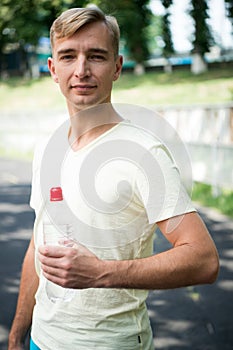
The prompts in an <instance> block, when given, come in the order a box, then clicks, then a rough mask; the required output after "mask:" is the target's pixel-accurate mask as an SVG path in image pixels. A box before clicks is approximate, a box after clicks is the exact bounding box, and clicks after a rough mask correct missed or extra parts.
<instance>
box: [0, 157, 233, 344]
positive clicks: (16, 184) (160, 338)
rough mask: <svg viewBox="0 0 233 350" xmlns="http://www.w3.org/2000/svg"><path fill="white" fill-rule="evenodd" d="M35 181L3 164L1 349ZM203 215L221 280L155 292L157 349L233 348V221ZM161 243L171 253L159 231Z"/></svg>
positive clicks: (151, 304) (16, 165) (19, 166)
mask: <svg viewBox="0 0 233 350" xmlns="http://www.w3.org/2000/svg"><path fill="white" fill-rule="evenodd" d="M30 178H31V164H30V163H27V162H21V161H14V162H12V161H7V160H4V159H0V273H1V283H0V350H6V347H7V345H6V344H7V336H8V332H9V328H10V324H11V322H12V318H13V315H14V310H15V306H16V300H17V294H18V287H19V279H20V271H21V265H22V260H23V256H24V253H25V250H26V248H27V245H28V241H29V238H30V236H31V232H32V225H33V219H34V214H33V212H32V211H31V209H30V208H29V206H28V204H27V203H28V200H29V196H30ZM200 212H201V215H202V217H203V219H204V220H205V222H206V224H207V226H208V228H209V230H210V232H211V235H212V237H213V239H214V240H215V242H216V245H217V248H218V251H219V255H220V259H221V269H220V275H219V278H218V281H217V282H216V283H215V284H214V285H211V286H197V287H190V288H181V289H177V290H169V291H155V292H150V294H149V298H148V308H149V313H150V318H151V324H152V328H153V331H154V335H155V345H156V349H163V350H186V349H187V350H232V349H233V316H232V315H233V278H232V277H233V222H232V221H231V220H229V219H227V218H226V217H224V216H222V215H220V214H217V213H216V212H215V211H213V210H209V209H208V210H207V209H204V208H201V209H200ZM156 242H157V244H156V247H155V250H156V252H158V251H160V250H162V249H164V248H166V242H165V241H164V239H163V237H162V236H161V234H159V232H158V233H157V240H156ZM74 350H75V349H74ZM132 350H133V349H132Z"/></svg>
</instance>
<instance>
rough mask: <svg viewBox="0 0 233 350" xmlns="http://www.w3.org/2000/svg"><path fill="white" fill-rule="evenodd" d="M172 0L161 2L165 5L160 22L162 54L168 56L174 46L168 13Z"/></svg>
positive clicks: (172, 51)
mask: <svg viewBox="0 0 233 350" xmlns="http://www.w3.org/2000/svg"><path fill="white" fill-rule="evenodd" d="M172 3H173V0H162V4H163V6H164V7H165V11H166V12H165V15H164V17H163V22H162V37H163V41H164V48H163V55H164V56H165V57H169V56H171V55H172V54H173V53H174V46H173V42H172V34H171V29H170V25H171V23H170V13H169V8H170V6H171V5H172Z"/></svg>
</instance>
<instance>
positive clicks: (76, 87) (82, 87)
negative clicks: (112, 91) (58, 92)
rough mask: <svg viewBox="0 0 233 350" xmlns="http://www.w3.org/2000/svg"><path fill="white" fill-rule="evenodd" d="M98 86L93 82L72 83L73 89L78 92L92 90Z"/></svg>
mask: <svg viewBox="0 0 233 350" xmlns="http://www.w3.org/2000/svg"><path fill="white" fill-rule="evenodd" d="M95 88H96V85H92V84H76V85H71V89H72V90H75V91H77V92H84V93H86V92H90V91H93V90H94V89H95Z"/></svg>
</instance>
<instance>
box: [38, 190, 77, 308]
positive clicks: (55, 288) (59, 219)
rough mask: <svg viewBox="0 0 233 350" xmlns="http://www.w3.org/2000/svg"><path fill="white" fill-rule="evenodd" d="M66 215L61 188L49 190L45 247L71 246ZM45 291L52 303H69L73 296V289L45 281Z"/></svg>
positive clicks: (70, 229) (45, 221)
mask: <svg viewBox="0 0 233 350" xmlns="http://www.w3.org/2000/svg"><path fill="white" fill-rule="evenodd" d="M67 213H68V211H67V207H66V205H65V202H64V200H63V194H62V189H61V187H53V188H51V189H50V200H49V202H48V203H47V206H46V216H45V219H44V222H43V236H44V244H45V245H53V246H59V245H64V246H70V244H71V245H72V231H73V229H72V225H71V224H70V223H67V220H68V218H69V215H67ZM64 242H65V243H64ZM69 242H70V244H69ZM66 243H67V244H66ZM45 290H46V294H47V296H48V298H49V299H50V300H51V301H52V302H53V303H56V302H61V301H63V302H69V301H71V300H72V299H73V297H74V295H75V289H70V288H63V287H61V286H59V285H58V284H55V283H53V282H51V281H49V280H47V279H46V281H45Z"/></svg>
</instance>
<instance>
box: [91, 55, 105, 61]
mask: <svg viewBox="0 0 233 350" xmlns="http://www.w3.org/2000/svg"><path fill="white" fill-rule="evenodd" d="M89 59H90V60H91V61H96V62H102V61H105V56H103V55H99V54H93V55H90V57H89Z"/></svg>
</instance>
